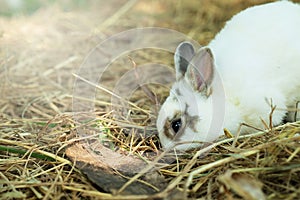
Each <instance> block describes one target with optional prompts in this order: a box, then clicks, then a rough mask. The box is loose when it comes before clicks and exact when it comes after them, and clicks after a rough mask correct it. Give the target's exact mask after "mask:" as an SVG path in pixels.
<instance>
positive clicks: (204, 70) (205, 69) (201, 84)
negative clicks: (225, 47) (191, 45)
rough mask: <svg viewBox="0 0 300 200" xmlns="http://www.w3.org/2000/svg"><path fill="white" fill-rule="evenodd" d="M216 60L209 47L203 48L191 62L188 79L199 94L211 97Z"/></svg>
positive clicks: (187, 74)
mask: <svg viewBox="0 0 300 200" xmlns="http://www.w3.org/2000/svg"><path fill="white" fill-rule="evenodd" d="M214 63H215V62H214V58H213V54H212V52H211V50H210V48H208V47H204V48H201V49H199V50H198V51H197V53H196V55H195V56H194V57H193V59H192V61H191V62H190V64H189V66H188V69H187V73H186V78H187V80H188V82H189V83H190V85H191V86H192V87H193V88H194V89H195V90H196V91H199V92H206V95H209V94H210V92H209V91H208V90H209V89H210V85H211V83H212V80H213V75H214V68H215V66H214Z"/></svg>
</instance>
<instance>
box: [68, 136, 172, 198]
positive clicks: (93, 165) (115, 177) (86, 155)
mask: <svg viewBox="0 0 300 200" xmlns="http://www.w3.org/2000/svg"><path fill="white" fill-rule="evenodd" d="M66 155H67V156H68V157H69V158H70V159H71V160H72V161H73V162H75V164H76V167H78V168H79V169H80V170H81V171H82V172H83V173H84V174H86V175H87V177H88V178H89V179H90V180H91V181H92V182H94V183H95V184H96V185H98V186H99V187H100V188H101V189H103V190H104V191H106V192H110V193H116V192H117V191H118V190H119V189H120V188H121V187H122V186H123V185H124V184H125V183H126V182H128V180H129V179H130V178H132V177H133V176H134V175H136V174H137V173H139V172H140V171H141V170H143V169H144V168H146V167H147V166H148V164H147V163H146V162H145V161H143V160H141V159H138V158H135V157H133V156H127V155H123V154H120V153H118V152H115V151H112V150H110V149H108V148H106V147H105V146H103V145H102V144H101V143H100V142H97V141H93V142H90V141H89V142H87V141H85V142H80V143H76V144H74V145H72V146H70V147H69V148H67V150H66ZM139 180H143V181H144V182H147V183H148V184H150V185H148V184H145V183H143V182H141V181H134V182H133V183H131V184H130V185H128V186H127V187H126V188H125V189H124V190H123V191H122V192H121V193H120V194H126V195H129V194H130V195H151V194H155V193H158V192H159V191H161V190H163V189H164V188H165V187H166V185H167V183H166V181H165V179H164V177H163V176H162V175H160V174H159V172H158V171H157V170H155V169H152V170H151V171H149V172H147V173H145V174H143V175H142V176H141V177H140V178H139ZM151 185H152V186H154V187H151ZM155 188H157V189H158V190H157V189H155Z"/></svg>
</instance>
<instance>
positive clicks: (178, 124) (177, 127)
mask: <svg viewBox="0 0 300 200" xmlns="http://www.w3.org/2000/svg"><path fill="white" fill-rule="evenodd" d="M181 126H182V122H181V119H180V118H179V119H175V120H173V121H172V122H171V127H172V130H173V131H174V133H175V134H176V133H177V132H178V131H179V130H180V128H181Z"/></svg>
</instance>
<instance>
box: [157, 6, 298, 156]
mask: <svg viewBox="0 0 300 200" xmlns="http://www.w3.org/2000/svg"><path fill="white" fill-rule="evenodd" d="M174 60H175V69H176V82H175V83H174V85H173V86H172V88H171V91H170V95H169V97H168V98H167V99H166V101H165V102H164V104H163V105H162V107H161V110H160V112H159V114H158V119H157V128H158V132H159V138H160V142H161V144H162V146H163V147H164V148H173V147H174V148H176V149H178V150H188V149H191V148H195V147H199V146H201V143H199V142H213V141H214V140H216V139H217V138H218V137H219V136H221V135H223V134H224V133H223V128H227V129H228V130H229V131H230V132H231V133H233V134H236V133H237V132H238V129H239V127H240V124H241V123H243V122H244V123H247V124H249V125H252V126H254V127H257V128H264V125H263V123H262V120H264V121H265V122H266V123H269V115H270V111H271V105H270V102H271V101H272V104H273V105H274V106H276V109H275V111H274V113H273V115H272V123H273V125H278V124H280V123H282V121H283V119H284V118H285V116H286V114H287V109H288V108H290V107H295V105H296V102H297V100H300V6H299V5H297V4H294V3H291V2H289V1H278V2H274V3H268V4H264V5H259V6H254V7H251V8H248V9H246V10H244V11H242V12H240V13H238V14H237V15H235V16H234V17H233V18H232V19H231V20H229V21H228V22H227V23H226V25H225V27H224V28H223V30H221V31H220V33H218V34H217V36H216V37H215V39H213V40H212V41H211V42H210V43H209V44H208V46H207V47H202V48H200V49H199V50H197V51H196V52H195V50H194V48H193V46H192V44H191V43H189V42H183V43H181V44H180V45H179V46H178V47H177V49H176V52H175V56H174ZM218 77H219V78H218ZM220 83H221V84H222V86H223V88H224V92H225V93H223V94H225V96H224V101H223V100H222V94H221V93H222V92H220V91H222V90H220V87H219V86H218V84H219V85H220ZM217 87H218V88H217ZM221 89H222V88H221ZM214 99H215V100H214ZM220 99H221V100H222V101H219V102H218V100H220ZM222 103H223V106H222V105H221V106H220V104H222ZM223 107H224V110H223V111H222V108H223ZM216 116H217V117H216ZM222 116H224V117H223V118H222ZM218 117H221V118H222V120H219V119H218V120H215V119H217V118H218ZM217 127H219V128H217ZM251 130H252V131H253V129H251ZM248 131H249V128H248V129H247V128H242V130H241V133H247V132H248ZM193 141H194V143H192V142H193ZM176 143H177V145H175V144H176ZM178 144H179V145H178Z"/></svg>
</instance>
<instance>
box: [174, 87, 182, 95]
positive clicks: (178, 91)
mask: <svg viewBox="0 0 300 200" xmlns="http://www.w3.org/2000/svg"><path fill="white" fill-rule="evenodd" d="M175 93H176V94H177V95H178V96H182V93H181V92H180V89H179V88H176V89H175Z"/></svg>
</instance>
